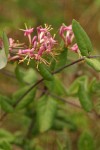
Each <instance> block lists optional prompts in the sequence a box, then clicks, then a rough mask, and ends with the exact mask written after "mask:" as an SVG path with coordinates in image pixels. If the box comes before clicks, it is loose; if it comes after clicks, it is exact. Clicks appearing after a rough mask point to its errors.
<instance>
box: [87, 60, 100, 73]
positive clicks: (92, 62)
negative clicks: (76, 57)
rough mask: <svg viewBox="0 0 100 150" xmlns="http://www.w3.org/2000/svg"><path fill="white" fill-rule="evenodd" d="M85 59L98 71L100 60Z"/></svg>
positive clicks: (99, 69) (99, 70)
mask: <svg viewBox="0 0 100 150" xmlns="http://www.w3.org/2000/svg"><path fill="white" fill-rule="evenodd" d="M85 61H86V62H87V64H88V65H89V66H91V67H92V68H93V69H95V70H96V71H98V72H100V61H99V60H97V59H90V58H85Z"/></svg>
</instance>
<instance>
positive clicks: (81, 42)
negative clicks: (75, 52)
mask: <svg viewBox="0 0 100 150" xmlns="http://www.w3.org/2000/svg"><path fill="white" fill-rule="evenodd" d="M72 29H73V32H74V35H75V38H76V42H77V45H78V47H79V50H80V52H81V54H82V56H88V55H89V52H91V51H92V50H93V48H92V44H91V41H90V39H89V37H88V35H87V33H86V32H85V31H84V29H83V28H82V27H81V25H80V24H79V23H78V22H77V21H76V20H73V21H72Z"/></svg>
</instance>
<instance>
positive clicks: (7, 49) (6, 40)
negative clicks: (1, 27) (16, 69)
mask: <svg viewBox="0 0 100 150" xmlns="http://www.w3.org/2000/svg"><path fill="white" fill-rule="evenodd" d="M2 37H3V45H4V50H5V54H6V57H7V58H8V54H9V41H8V37H7V35H6V33H5V32H3V35H2Z"/></svg>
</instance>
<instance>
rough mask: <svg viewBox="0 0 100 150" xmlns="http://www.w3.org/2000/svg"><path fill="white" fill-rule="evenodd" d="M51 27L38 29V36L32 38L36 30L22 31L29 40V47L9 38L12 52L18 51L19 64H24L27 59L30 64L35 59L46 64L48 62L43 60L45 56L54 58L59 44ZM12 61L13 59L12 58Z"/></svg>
mask: <svg viewBox="0 0 100 150" xmlns="http://www.w3.org/2000/svg"><path fill="white" fill-rule="evenodd" d="M51 29H52V28H51V26H47V25H45V28H43V27H42V26H39V27H37V35H35V36H33V37H32V33H33V32H34V28H30V29H26V30H23V29H20V30H22V31H23V32H24V36H26V37H27V38H28V41H29V45H28V46H25V44H24V43H22V44H20V43H18V42H17V43H15V41H14V40H13V39H12V38H9V43H10V49H9V50H10V51H12V49H17V57H18V58H19V59H20V60H19V62H23V61H24V60H25V59H27V60H28V63H27V64H29V62H30V59H35V60H37V61H42V62H43V63H45V64H48V62H47V61H46V60H45V59H44V58H43V55H44V54H46V55H48V54H49V55H51V56H53V49H54V46H55V45H56V44H57V41H56V40H55V39H54V37H53V36H52V35H51V33H50V30H51ZM10 59H13V58H12V57H11V58H10Z"/></svg>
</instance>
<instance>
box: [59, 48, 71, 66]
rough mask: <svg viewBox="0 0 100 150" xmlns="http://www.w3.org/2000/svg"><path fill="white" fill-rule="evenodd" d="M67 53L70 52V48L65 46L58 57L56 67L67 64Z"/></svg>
mask: <svg viewBox="0 0 100 150" xmlns="http://www.w3.org/2000/svg"><path fill="white" fill-rule="evenodd" d="M67 53H68V49H67V48H66V47H63V48H62V51H61V53H60V54H59V55H58V57H57V63H56V68H60V67H62V66H64V65H65V64H66V62H67Z"/></svg>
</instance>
